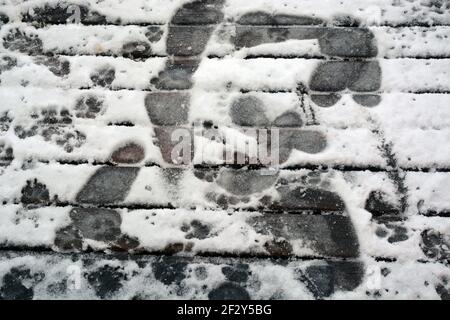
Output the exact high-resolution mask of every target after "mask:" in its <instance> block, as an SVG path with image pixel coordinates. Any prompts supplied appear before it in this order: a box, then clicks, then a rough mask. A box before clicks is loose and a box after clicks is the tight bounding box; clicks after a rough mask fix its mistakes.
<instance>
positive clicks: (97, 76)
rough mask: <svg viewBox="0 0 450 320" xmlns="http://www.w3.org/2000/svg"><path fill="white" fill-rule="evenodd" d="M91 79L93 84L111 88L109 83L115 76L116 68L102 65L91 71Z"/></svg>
mask: <svg viewBox="0 0 450 320" xmlns="http://www.w3.org/2000/svg"><path fill="white" fill-rule="evenodd" d="M90 78H91V81H92V83H93V84H94V86H100V87H104V88H111V84H112V83H113V81H114V79H115V78H116V69H115V68H114V67H113V66H110V65H104V66H101V67H99V68H98V69H97V70H95V71H94V72H92V74H91V76H90Z"/></svg>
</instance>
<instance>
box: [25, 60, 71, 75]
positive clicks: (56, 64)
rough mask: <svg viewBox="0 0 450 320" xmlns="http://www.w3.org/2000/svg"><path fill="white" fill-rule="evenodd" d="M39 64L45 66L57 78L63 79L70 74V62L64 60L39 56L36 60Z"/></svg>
mask: <svg viewBox="0 0 450 320" xmlns="http://www.w3.org/2000/svg"><path fill="white" fill-rule="evenodd" d="M34 61H35V62H36V63H37V64H40V65H44V66H46V67H47V68H48V70H50V72H52V73H53V74H54V75H55V76H58V77H63V76H67V75H68V74H69V73H70V62H69V61H68V60H66V59H63V58H58V57H53V56H38V57H35V58H34Z"/></svg>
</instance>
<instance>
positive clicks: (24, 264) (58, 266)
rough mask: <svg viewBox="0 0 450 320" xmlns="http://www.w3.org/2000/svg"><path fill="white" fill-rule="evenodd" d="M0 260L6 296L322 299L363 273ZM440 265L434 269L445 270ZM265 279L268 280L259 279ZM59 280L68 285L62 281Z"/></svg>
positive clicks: (277, 263) (241, 262) (114, 258)
mask: <svg viewBox="0 0 450 320" xmlns="http://www.w3.org/2000/svg"><path fill="white" fill-rule="evenodd" d="M72 259H73V260H72ZM0 265H1V270H2V271H1V274H0V277H1V278H2V279H3V282H2V283H3V285H2V287H1V289H0V292H1V296H2V298H5V299H8V298H9V299H31V298H34V299H44V298H50V299H52V298H58V299H62V298H68V299H71V298H72V299H79V298H81V297H83V298H84V299H87V298H89V299H131V298H135V299H173V298H180V297H181V298H185V299H223V300H228V299H298V298H304V299H305V298H313V297H316V298H325V297H329V296H332V295H333V294H335V293H336V294H342V293H343V292H345V291H351V290H354V289H356V288H357V287H358V286H359V285H360V284H361V282H362V281H363V277H364V275H365V268H364V266H363V265H362V264H361V263H360V262H358V261H334V260H328V261H317V260H312V261H301V260H295V259H292V260H290V261H286V260H259V259H243V258H240V259H229V258H213V257H207V258H202V257H191V258H190V257H179V256H174V257H170V256H169V257H167V256H127V257H124V256H121V255H120V254H114V255H98V254H76V255H61V254H55V253H41V254H37V253H33V252H24V253H14V252H2V254H1V258H0ZM77 267H79V268H81V271H82V272H83V274H86V277H81V279H80V286H81V288H82V290H76V289H75V284H74V283H72V282H71V281H72V280H74V281H77V280H78V279H75V278H71V275H72V274H75V273H76V272H77V270H78V269H77ZM438 270H439V269H438ZM438 270H436V271H435V272H434V274H439V272H440V273H442V269H440V270H439V271H438ZM28 273H29V275H28ZM428 274H429V273H428ZM43 275H44V276H43ZM33 276H34V277H33ZM68 277H69V278H68ZM29 278H32V279H33V280H31V282H30V279H29ZM286 279H289V281H286ZM268 281H269V282H270V283H271V284H272V285H271V286H269V287H266V286H264V285H255V283H256V284H263V283H267V282H268ZM25 283H27V285H26V286H25ZM61 283H63V284H64V286H60V285H58V284H61ZM252 283H253V284H252ZM432 283H433V282H432ZM66 284H67V285H66ZM364 287H365V286H364ZM424 294H425V295H430V294H432V292H431V293H430V292H429V291H426V292H425V293H424Z"/></svg>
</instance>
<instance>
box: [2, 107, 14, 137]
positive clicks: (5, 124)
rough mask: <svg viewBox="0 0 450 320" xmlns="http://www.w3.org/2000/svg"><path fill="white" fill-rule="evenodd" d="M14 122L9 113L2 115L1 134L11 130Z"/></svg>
mask: <svg viewBox="0 0 450 320" xmlns="http://www.w3.org/2000/svg"><path fill="white" fill-rule="evenodd" d="M12 120H13V119H12V118H11V117H10V116H9V115H8V112H4V113H3V114H1V115H0V134H3V133H6V132H7V131H8V130H9V128H10V126H11V122H12Z"/></svg>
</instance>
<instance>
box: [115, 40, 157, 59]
mask: <svg viewBox="0 0 450 320" xmlns="http://www.w3.org/2000/svg"><path fill="white" fill-rule="evenodd" d="M121 53H122V56H123V57H125V58H130V59H145V58H148V57H150V56H151V54H152V48H151V46H150V44H149V43H147V42H144V41H131V42H127V43H124V44H123V46H122V52H121Z"/></svg>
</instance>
